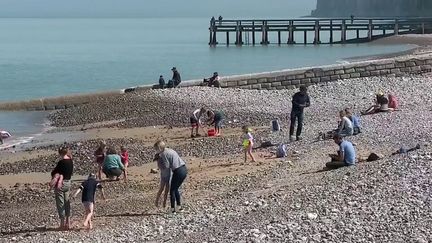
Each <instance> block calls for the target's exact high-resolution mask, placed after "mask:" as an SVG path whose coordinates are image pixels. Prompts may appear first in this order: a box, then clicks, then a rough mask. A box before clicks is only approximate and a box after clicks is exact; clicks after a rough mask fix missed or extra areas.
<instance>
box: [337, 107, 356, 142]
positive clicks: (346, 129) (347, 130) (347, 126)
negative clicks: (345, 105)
mask: <svg viewBox="0 0 432 243" xmlns="http://www.w3.org/2000/svg"><path fill="white" fill-rule="evenodd" d="M339 117H340V123H339V127H338V129H337V130H336V133H337V134H339V135H341V136H342V137H346V136H352V135H353V132H354V127H353V123H352V122H351V120H350V119H349V118H348V117H347V115H346V113H345V111H339Z"/></svg>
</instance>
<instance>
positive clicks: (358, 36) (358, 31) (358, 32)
mask: <svg viewBox="0 0 432 243" xmlns="http://www.w3.org/2000/svg"><path fill="white" fill-rule="evenodd" d="M356 33H357V39H360V30H359V29H357V30H356Z"/></svg>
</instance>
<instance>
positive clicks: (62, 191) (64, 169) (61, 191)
mask: <svg viewBox="0 0 432 243" xmlns="http://www.w3.org/2000/svg"><path fill="white" fill-rule="evenodd" d="M58 153H59V156H60V159H59V161H58V162H57V165H56V167H55V168H54V170H53V171H52V172H51V177H54V175H56V174H58V175H60V176H62V177H63V181H62V182H61V183H62V185H59V186H56V187H55V189H54V193H55V201H56V207H57V212H58V215H59V218H60V229H62V230H68V229H70V216H71V205H70V199H69V197H70V188H71V177H72V174H73V168H74V167H73V161H72V155H71V151H70V149H69V148H67V147H61V148H60V149H59V150H58Z"/></svg>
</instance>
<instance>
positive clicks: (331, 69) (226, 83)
mask: <svg viewBox="0 0 432 243" xmlns="http://www.w3.org/2000/svg"><path fill="white" fill-rule="evenodd" d="M427 72H432V56H431V55H430V54H422V55H416V56H415V57H413V56H404V57H399V58H391V59H383V60H373V61H362V62H356V63H351V64H339V65H330V66H322V67H316V68H301V69H294V70H282V71H274V72H264V73H257V74H248V75H235V76H228V77H223V78H222V79H221V85H222V87H223V88H241V89H258V90H281V89H293V88H296V87H298V86H300V85H313V84H320V83H328V82H334V81H337V80H344V79H352V78H362V77H376V76H389V77H397V76H402V75H406V74H419V73H427ZM200 85H201V81H200V80H191V81H185V82H183V83H182V84H181V87H192V86H200ZM156 87H157V86H152V85H146V86H138V87H132V88H127V89H124V90H119V91H112V92H102V93H94V94H82V95H73V96H62V97H53V98H44V99H37V100H31V101H20V102H7V103H0V110H58V109H65V108H71V107H75V106H78V105H83V104H88V103H97V102H98V101H100V100H106V99H107V98H112V97H117V96H125V95H127V94H130V93H133V94H135V93H140V92H142V91H145V90H151V89H154V88H156Z"/></svg>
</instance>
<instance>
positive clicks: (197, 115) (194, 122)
mask: <svg viewBox="0 0 432 243" xmlns="http://www.w3.org/2000/svg"><path fill="white" fill-rule="evenodd" d="M205 113H206V109H205V108H204V107H203V108H200V109H197V110H195V111H194V112H193V113H192V116H191V117H190V123H191V127H192V128H191V138H193V137H200V136H201V135H200V134H199V132H198V129H199V127H200V126H201V125H202V124H203V122H202V120H201V118H202V116H203V115H204V114H205ZM194 130H195V134H194Z"/></svg>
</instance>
